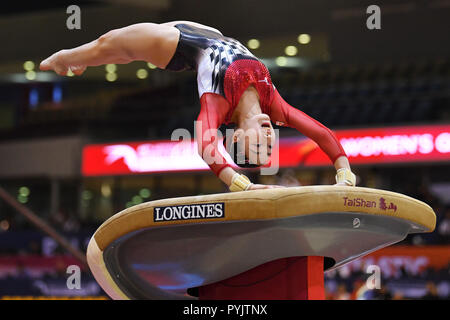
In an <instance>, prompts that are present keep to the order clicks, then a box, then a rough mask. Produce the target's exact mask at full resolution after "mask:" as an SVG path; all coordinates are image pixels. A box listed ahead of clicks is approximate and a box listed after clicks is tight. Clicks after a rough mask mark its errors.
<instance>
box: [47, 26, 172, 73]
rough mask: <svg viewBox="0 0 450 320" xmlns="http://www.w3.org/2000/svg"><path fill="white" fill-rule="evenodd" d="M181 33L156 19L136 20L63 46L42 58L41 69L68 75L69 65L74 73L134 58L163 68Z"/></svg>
mask: <svg viewBox="0 0 450 320" xmlns="http://www.w3.org/2000/svg"><path fill="white" fill-rule="evenodd" d="M178 36H179V34H178V32H177V30H176V29H175V28H173V27H169V26H164V25H159V24H155V23H138V24H133V25H130V26H127V27H124V28H120V29H114V30H111V31H109V32H107V33H105V34H104V35H102V36H100V37H99V38H98V39H96V40H93V41H91V42H89V43H86V44H84V45H81V46H79V47H76V48H73V49H65V50H60V51H58V52H56V53H55V54H53V55H51V56H50V57H48V58H47V59H45V60H44V61H42V62H41V65H40V69H41V70H43V71H46V70H54V71H55V72H56V73H57V74H59V75H66V74H67V72H68V69H69V68H70V69H71V70H72V72H73V73H74V74H76V75H81V74H82V73H83V72H84V70H85V69H86V67H89V66H100V65H104V64H110V63H114V64H126V63H130V62H132V61H135V60H139V61H148V62H151V63H153V64H154V65H156V66H157V67H160V68H164V67H165V65H161V63H162V62H163V61H165V60H167V56H168V55H169V54H170V52H171V50H172V49H173V48H172V47H173V46H174V45H173V44H174V43H176V42H177V41H178ZM172 54H173V52H172ZM160 62H161V63H160Z"/></svg>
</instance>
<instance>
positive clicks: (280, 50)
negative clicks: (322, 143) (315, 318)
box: [0, 0, 450, 300]
mask: <svg viewBox="0 0 450 320" xmlns="http://www.w3.org/2000/svg"><path fill="white" fill-rule="evenodd" d="M73 4H75V5H78V6H79V7H80V9H81V29H79V30H69V29H68V28H67V27H66V20H67V18H68V17H69V14H67V13H66V9H67V7H68V6H69V5H73ZM372 4H375V5H378V6H379V7H380V8H381V29H379V30H369V29H368V28H367V27H366V20H367V18H368V17H369V14H367V13H366V9H367V7H368V6H369V5H372ZM172 20H191V21H196V22H200V23H203V24H206V25H210V26H213V27H216V28H218V29H220V30H221V31H222V32H223V33H224V34H225V35H227V36H231V37H234V38H236V39H238V40H240V41H241V42H242V43H243V44H245V45H247V46H248V47H249V48H250V49H251V51H252V52H253V53H254V54H255V55H256V56H258V57H259V58H262V59H263V60H264V62H266V63H267V65H268V67H269V69H270V71H271V74H272V77H273V82H274V84H275V85H276V87H277V89H278V90H279V91H280V93H281V95H282V96H284V97H285V99H286V100H287V101H288V102H289V103H290V104H292V105H293V106H296V107H298V108H299V109H301V110H302V111H304V112H306V113H307V114H309V115H311V116H312V117H314V118H315V119H317V120H319V121H320V122H322V123H324V124H325V125H326V126H328V127H330V128H331V129H333V130H335V132H336V134H337V135H338V138H340V139H341V142H342V144H343V145H344V148H345V149H346V151H347V153H348V154H349V156H350V157H349V160H350V162H351V164H352V167H353V170H354V172H355V173H356V174H357V176H358V185H359V186H363V187H370V188H379V189H385V190H391V191H394V192H400V193H403V194H406V195H409V196H412V197H415V198H417V199H419V200H422V201H424V202H426V203H428V204H429V205H430V206H432V207H433V209H434V210H435V212H436V215H437V227H436V230H435V232H433V233H431V234H421V235H415V236H412V237H408V238H407V239H405V240H404V241H402V242H401V243H399V244H397V245H395V246H392V247H389V248H386V249H383V250H380V251H378V252H376V253H374V254H371V255H369V256H366V257H364V258H362V259H359V260H357V261H355V262H352V263H351V264H348V265H346V266H344V267H342V268H340V269H339V270H337V271H335V272H332V273H328V274H326V282H325V283H326V294H327V298H328V299H336V300H347V299H449V297H450V274H449V272H450V269H449V267H450V242H449V239H450V238H449V235H450V42H449V41H448V40H449V39H448V31H449V30H450V1H449V0H429V1H425V0H407V1H384V0H377V1H375V2H374V1H371V2H368V1H356V0H347V1H330V0H316V1H304V0H296V1H288V0H279V1H267V0H258V1H256V0H247V1H240V0H227V1H221V2H219V1H206V0H204V1H201V0H190V1H182V0H133V1H131V0H130V1H125V0H123V1H121V0H104V1H71V2H66V1H53V2H50V1H35V2H28V1H14V2H12V3H10V4H8V6H3V5H2V7H1V9H0V42H1V43H2V49H1V50H0V97H1V99H0V188H1V189H0V190H1V192H0V297H2V299H108V297H107V296H106V294H105V293H104V292H103V291H102V290H101V288H100V287H99V286H98V285H97V283H96V282H95V280H94V279H93V277H92V275H91V274H90V272H89V270H88V269H86V268H85V267H83V265H82V263H81V262H80V261H79V260H77V258H76V256H75V255H76V252H75V253H74V252H73V251H72V252H69V251H68V250H67V247H65V246H63V245H61V244H59V243H58V242H57V241H56V240H55V239H54V237H52V236H51V232H50V233H49V232H45V231H46V230H47V229H46V228H45V227H42V226H41V227H38V225H39V224H40V223H41V222H42V221H44V222H46V223H48V224H49V225H50V226H52V227H53V228H54V229H55V230H56V231H57V232H58V234H59V235H61V236H62V237H64V239H66V240H67V241H68V242H69V243H70V244H71V246H72V247H73V248H75V249H76V250H79V251H78V252H81V253H84V252H85V250H86V246H87V243H88V241H89V239H90V237H91V236H92V234H93V232H94V231H95V230H96V228H97V227H98V226H99V225H100V224H101V223H102V222H103V221H105V220H106V219H107V218H108V217H110V216H111V215H113V214H114V213H117V212H119V211H120V210H122V209H124V208H126V207H129V206H132V205H134V204H139V203H141V202H145V201H149V200H155V199H162V198H168V197H178V196H185V195H196V194H210V193H219V192H226V191H227V189H226V187H225V186H224V185H222V183H221V182H220V181H219V180H218V179H217V178H216V177H215V176H214V174H213V173H211V172H210V171H209V170H206V169H205V167H202V166H201V165H200V166H199V165H198V164H197V162H196V161H195V159H191V158H189V156H186V155H183V157H181V156H180V158H181V159H179V158H178V159H170V158H168V154H169V151H170V150H171V149H170V148H171V147H172V144H171V143H170V137H171V134H172V132H173V131H174V130H175V129H177V128H185V129H187V130H189V131H190V132H191V133H192V134H193V128H194V120H195V119H196V117H197V115H198V112H199V99H198V94H197V88H196V76H195V74H194V73H189V72H187V73H170V72H167V71H161V70H158V69H156V68H154V66H152V65H149V64H147V63H145V62H133V63H131V64H128V65H108V66H106V67H105V66H102V67H95V68H88V70H87V71H86V72H85V74H84V75H83V76H81V77H74V76H68V77H60V76H57V75H55V74H54V73H51V72H45V73H44V72H40V71H39V69H38V67H39V63H40V61H41V60H42V59H44V58H46V57H48V56H49V55H51V54H52V53H54V52H56V51H58V50H60V49H64V48H72V47H75V46H78V45H81V44H83V43H86V42H89V41H91V40H94V39H96V38H97V37H99V36H100V35H102V34H103V33H106V32H107V31H109V30H111V29H114V28H119V27H123V26H126V25H130V24H133V23H139V22H156V23H160V22H167V21H172ZM279 129H280V137H281V138H280V166H281V167H280V170H279V172H278V174H277V175H275V176H259V174H257V173H256V172H252V171H248V172H247V173H248V175H249V176H250V177H251V179H252V180H253V181H254V182H257V183H258V182H259V183H274V184H281V185H285V186H297V185H314V184H333V183H334V174H335V171H334V168H333V167H332V166H331V164H329V163H328V162H327V161H324V160H323V159H324V158H323V154H320V152H319V151H317V150H315V149H314V147H311V146H310V145H309V144H308V140H306V139H305V138H304V137H303V136H301V135H299V134H298V133H297V132H296V131H295V130H292V129H287V128H279ZM105 146H109V147H112V148H113V147H117V146H121V147H122V148H124V149H125V150H126V151H125V152H122V153H120V152H119V156H117V154H115V156H114V155H112V154H110V155H104V154H103V153H102V152H101V150H103V148H104V147H105ZM122 150H123V149H122ZM305 150H306V152H305ZM311 150H312V151H311ZM180 162H181V165H179V164H180ZM177 163H178V165H177ZM27 210H28V211H27ZM30 214H31V215H30ZM33 214H34V215H36V216H37V217H38V218H39V219H41V220H36V217H35V216H34V215H33ZM30 218H31V219H32V220H30ZM33 221H34V222H33ZM47 231H48V230H47ZM371 264H376V265H378V266H380V268H381V276H382V282H381V283H382V288H381V289H379V290H366V287H365V282H366V280H367V279H368V277H369V276H370V274H368V273H366V268H367V266H368V265H371ZM69 265H79V266H80V267H81V268H82V269H81V270H82V273H81V288H80V289H69V288H68V287H67V279H68V277H69V276H70V274H68V273H67V267H68V266H69Z"/></svg>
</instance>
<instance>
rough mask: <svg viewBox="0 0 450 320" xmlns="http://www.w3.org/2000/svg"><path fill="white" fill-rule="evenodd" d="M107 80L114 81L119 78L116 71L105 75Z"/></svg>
mask: <svg viewBox="0 0 450 320" xmlns="http://www.w3.org/2000/svg"><path fill="white" fill-rule="evenodd" d="M105 78H106V80H108V81H109V82H113V81H116V80H117V74H116V73H112V72H108V73H107V74H106V75H105Z"/></svg>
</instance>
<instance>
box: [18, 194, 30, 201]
mask: <svg viewBox="0 0 450 320" xmlns="http://www.w3.org/2000/svg"><path fill="white" fill-rule="evenodd" d="M17 201H19V202H20V203H27V202H28V197H25V196H23V195H21V194H19V195H18V196H17Z"/></svg>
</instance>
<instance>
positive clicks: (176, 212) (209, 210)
mask: <svg viewBox="0 0 450 320" xmlns="http://www.w3.org/2000/svg"><path fill="white" fill-rule="evenodd" d="M224 217H225V203H224V202H216V203H201V204H187V205H178V206H166V207H155V208H154V209H153V221H154V222H162V221H176V220H195V219H217V218H224Z"/></svg>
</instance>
